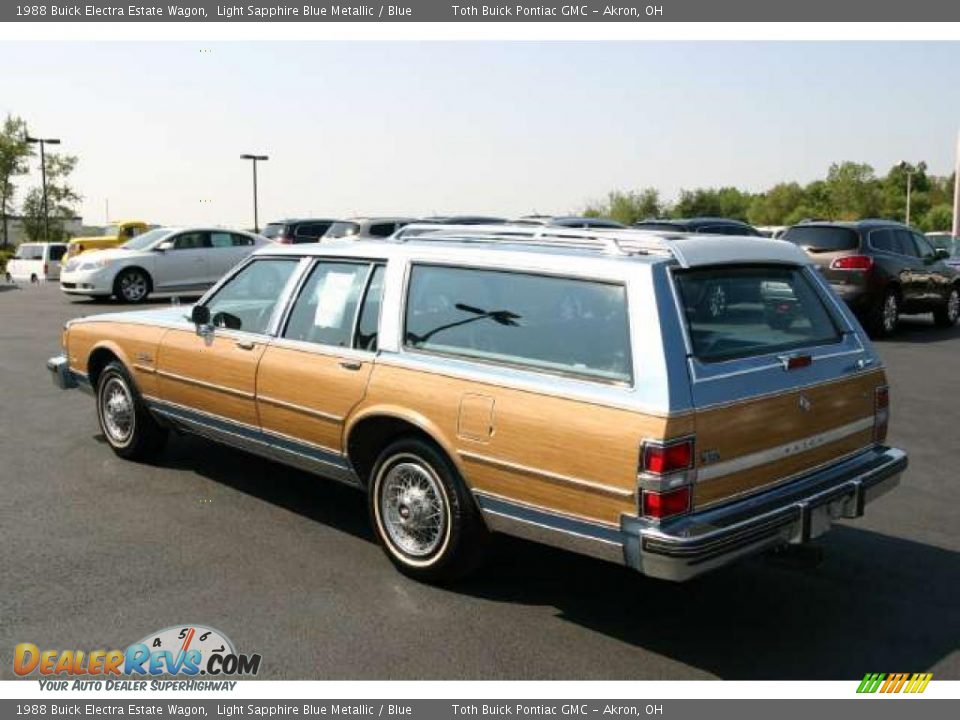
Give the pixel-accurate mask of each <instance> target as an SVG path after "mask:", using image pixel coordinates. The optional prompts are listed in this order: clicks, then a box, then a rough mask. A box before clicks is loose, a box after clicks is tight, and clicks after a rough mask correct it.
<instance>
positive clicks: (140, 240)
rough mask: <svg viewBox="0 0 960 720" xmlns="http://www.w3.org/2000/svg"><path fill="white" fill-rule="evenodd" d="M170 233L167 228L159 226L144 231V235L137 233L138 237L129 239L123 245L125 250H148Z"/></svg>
mask: <svg viewBox="0 0 960 720" xmlns="http://www.w3.org/2000/svg"><path fill="white" fill-rule="evenodd" d="M169 234H170V230H168V229H166V228H157V229H156V230H150V231H148V232H145V233H143V235H137V237H135V238H133V239H132V240H127V242H125V243H124V244H123V245H121V246H120V247H122V248H123V249H124V250H147V249H149V248H150V247H152V246H153V245H154V244H155V243H157V242H159V241H161V240H163V239H164V238H165V237H167V236H168V235H169Z"/></svg>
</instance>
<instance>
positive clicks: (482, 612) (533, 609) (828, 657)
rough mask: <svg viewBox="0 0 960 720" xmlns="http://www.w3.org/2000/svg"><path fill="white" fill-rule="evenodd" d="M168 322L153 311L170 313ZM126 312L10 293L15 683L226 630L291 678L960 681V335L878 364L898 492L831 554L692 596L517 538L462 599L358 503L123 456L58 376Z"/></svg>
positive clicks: (212, 463) (179, 456) (52, 295)
mask: <svg viewBox="0 0 960 720" xmlns="http://www.w3.org/2000/svg"><path fill="white" fill-rule="evenodd" d="M165 302H169V301H166V300H164V301H157V304H162V303H165ZM124 309H127V308H125V307H124V306H120V305H117V304H115V303H111V302H92V301H88V300H79V299H70V298H67V297H65V296H63V295H62V294H61V293H60V291H59V289H58V288H57V286H56V285H55V284H52V285H47V286H41V287H13V286H9V285H4V284H2V283H0V677H2V678H4V679H9V678H12V677H13V676H14V675H13V670H12V658H13V648H14V645H15V644H16V643H20V642H32V643H35V644H37V645H38V646H39V647H40V648H42V649H46V648H51V649H53V648H56V649H72V648H80V649H103V648H106V649H110V648H117V647H121V648H122V647H126V645H128V644H130V643H132V642H136V641H137V640H139V639H140V638H142V637H144V636H145V635H147V634H148V633H150V632H152V631H154V630H158V629H161V628H164V627H168V626H171V625H180V624H185V623H200V624H205V625H209V626H212V627H214V628H218V629H220V630H222V631H223V632H224V633H225V634H226V635H227V636H229V637H230V638H231V639H232V640H233V642H234V644H235V645H236V646H237V649H238V650H239V651H240V652H245V653H254V652H256V653H260V654H261V655H262V657H263V663H262V666H261V674H260V677H265V678H284V679H311V680H323V679H647V680H659V679H703V678H713V677H716V678H725V679H858V680H859V678H861V677H862V676H863V675H864V674H865V673H866V672H894V671H897V672H919V671H929V672H933V673H934V678H935V679H937V678H940V679H947V678H949V679H960V651H958V644H960V642H958V641H960V477H958V467H960V440H958V436H957V433H958V428H960V328H954V329H953V330H950V331H943V330H939V329H937V328H935V327H933V325H932V322H931V321H930V320H929V319H927V318H925V317H924V318H917V319H905V321H904V327H903V329H902V331H901V333H900V335H899V336H898V337H897V338H896V339H894V340H891V341H886V342H881V343H879V344H878V347H879V350H880V353H881V355H882V356H883V358H884V360H885V362H886V363H887V366H888V373H889V377H890V381H891V388H892V403H893V417H892V425H891V433H890V442H891V443H892V444H894V445H896V446H898V447H902V448H905V449H906V450H907V451H908V452H909V454H910V463H911V464H910V469H909V470H908V472H907V474H906V475H905V476H904V478H903V483H902V484H901V486H900V488H898V489H897V490H896V491H894V492H893V493H890V494H888V495H887V496H885V497H883V498H881V499H880V500H878V501H877V502H876V503H875V504H874V505H871V506H870V507H869V508H868V514H867V516H866V517H865V518H862V519H860V520H857V521H844V522H843V523H841V524H840V525H839V526H838V527H836V528H835V529H834V531H833V532H831V533H828V534H827V535H826V536H824V537H823V538H821V539H820V540H819V541H817V543H816V544H815V545H814V546H812V548H807V549H801V550H798V551H792V552H787V553H782V554H775V555H768V556H764V557H759V558H754V559H751V560H748V561H746V562H743V563H740V564H738V565H736V566H733V567H730V568H727V569H724V570H721V571H719V572H716V573H714V574H712V575H708V576H705V577H703V578H701V579H699V580H696V581H694V582H691V583H687V584H681V585H674V584H668V583H664V582H659V581H654V580H649V579H645V578H644V577H642V576H640V575H637V574H635V573H633V572H631V571H629V570H627V569H625V568H621V567H618V566H615V565H610V564H606V563H603V562H601V561H595V560H591V559H589V558H584V557H579V556H576V555H572V554H568V553H565V552H562V551H559V550H554V549H551V548H547V547H544V546H539V545H535V544H531V543H527V542H524V541H520V540H514V539H509V538H501V539H500V540H499V541H498V543H497V544H496V546H495V548H494V552H493V555H492V557H491V560H490V562H489V563H488V565H487V566H486V567H485V568H484V569H483V570H481V571H480V572H479V573H477V574H475V575H473V576H471V577H470V578H468V579H467V580H465V581H463V582H462V583H460V584H459V585H457V586H456V587H453V588H447V589H437V588H432V587H428V586H424V585H419V584H417V583H415V582H413V581H411V580H408V579H406V578H405V577H403V576H402V575H400V574H398V573H397V572H396V571H395V570H394V569H393V567H392V566H391V565H390V563H389V561H388V560H387V558H386V557H385V556H384V555H383V553H382V552H381V550H380V549H379V547H378V546H377V545H376V544H375V542H374V539H373V534H372V532H371V530H370V528H369V527H368V524H367V516H366V509H365V502H364V498H363V497H362V496H361V495H360V494H359V493H358V492H356V491H354V490H351V489H349V488H346V487H343V486H340V485H337V484H336V483H332V482H327V481H324V480H322V479H318V478H316V477H314V476H311V475H307V474H305V473H302V472H299V471H296V470H292V469H288V468H286V467H284V466H281V465H277V464H274V463H271V462H269V461H266V460H261V459H259V458H257V457H253V456H250V455H246V454H244V453H242V452H239V451H236V450H232V449H228V448H224V447H221V446H218V445H216V444H213V443H211V442H208V441H205V440H202V439H198V438H193V437H173V438H172V440H171V442H170V444H169V445H168V447H167V449H166V450H165V452H164V454H163V455H162V456H161V457H160V458H159V460H158V461H156V462H155V463H153V464H149V465H147V464H136V463H131V462H127V461H124V460H121V459H119V458H117V457H116V456H115V455H114V454H113V453H112V452H111V451H110V449H109V448H108V447H107V445H106V444H105V443H104V441H103V439H102V438H101V437H100V436H99V430H98V427H97V422H96V417H95V413H94V406H93V402H92V399H91V398H90V397H89V396H86V395H83V394H81V393H78V392H68V393H64V392H61V391H59V390H57V389H56V388H55V387H54V386H53V385H52V383H51V381H50V378H49V377H48V373H47V370H46V368H45V361H46V359H47V358H48V357H50V356H51V355H54V354H56V353H57V352H58V350H59V333H60V329H61V326H62V324H63V322H64V321H65V320H67V319H69V318H73V317H78V316H81V315H88V314H93V313H97V312H106V311H117V310H124Z"/></svg>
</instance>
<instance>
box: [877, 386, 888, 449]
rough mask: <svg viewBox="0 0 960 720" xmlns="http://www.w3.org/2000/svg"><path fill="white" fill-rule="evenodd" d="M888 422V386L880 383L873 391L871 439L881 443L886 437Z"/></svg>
mask: <svg viewBox="0 0 960 720" xmlns="http://www.w3.org/2000/svg"><path fill="white" fill-rule="evenodd" d="M889 424H890V388H889V387H888V386H887V385H881V386H880V387H878V388H877V389H876V390H874V391H873V440H874V442H878V443H882V442H883V441H885V440H886V439H887V426H888V425H889Z"/></svg>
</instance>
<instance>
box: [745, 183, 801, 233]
mask: <svg viewBox="0 0 960 720" xmlns="http://www.w3.org/2000/svg"><path fill="white" fill-rule="evenodd" d="M805 199H806V195H805V194H804V192H803V188H802V187H800V185H799V184H798V183H795V182H792V183H780V184H779V185H774V186H773V187H772V188H770V189H769V190H767V192H765V193H762V194H760V195H755V196H754V198H753V201H752V202H751V203H750V208H749V210H747V219H748V220H749V221H750V222H751V223H753V224H754V225H785V224H786V222H787V218H789V217H790V216H791V215H792V214H793V213H794V212H795V211H796V210H797V208H799V207H800V206H801V205H803V203H804V200H805Z"/></svg>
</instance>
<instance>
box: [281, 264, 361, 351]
mask: <svg viewBox="0 0 960 720" xmlns="http://www.w3.org/2000/svg"><path fill="white" fill-rule="evenodd" d="M369 272H370V265H369V264H367V263H359V262H357V263H348V262H326V261H324V262H319V263H317V265H316V267H314V268H313V270H312V271H311V273H310V277H309V278H308V279H307V282H306V283H305V284H304V286H303V289H302V290H301V291H300V295H299V297H297V301H296V302H295V303H294V305H293V310H292V311H291V312H290V320H289V322H288V323H287V327H286V329H285V330H284V332H283V337H285V338H289V339H290V340H299V341H301V342H308V343H316V344H317V345H332V346H334V347H350V346H351V339H352V335H353V323H354V320H355V319H356V315H357V306H358V305H359V303H360V296H361V295H362V294H363V289H364V287H365V285H366V281H367V275H368V274H369Z"/></svg>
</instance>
